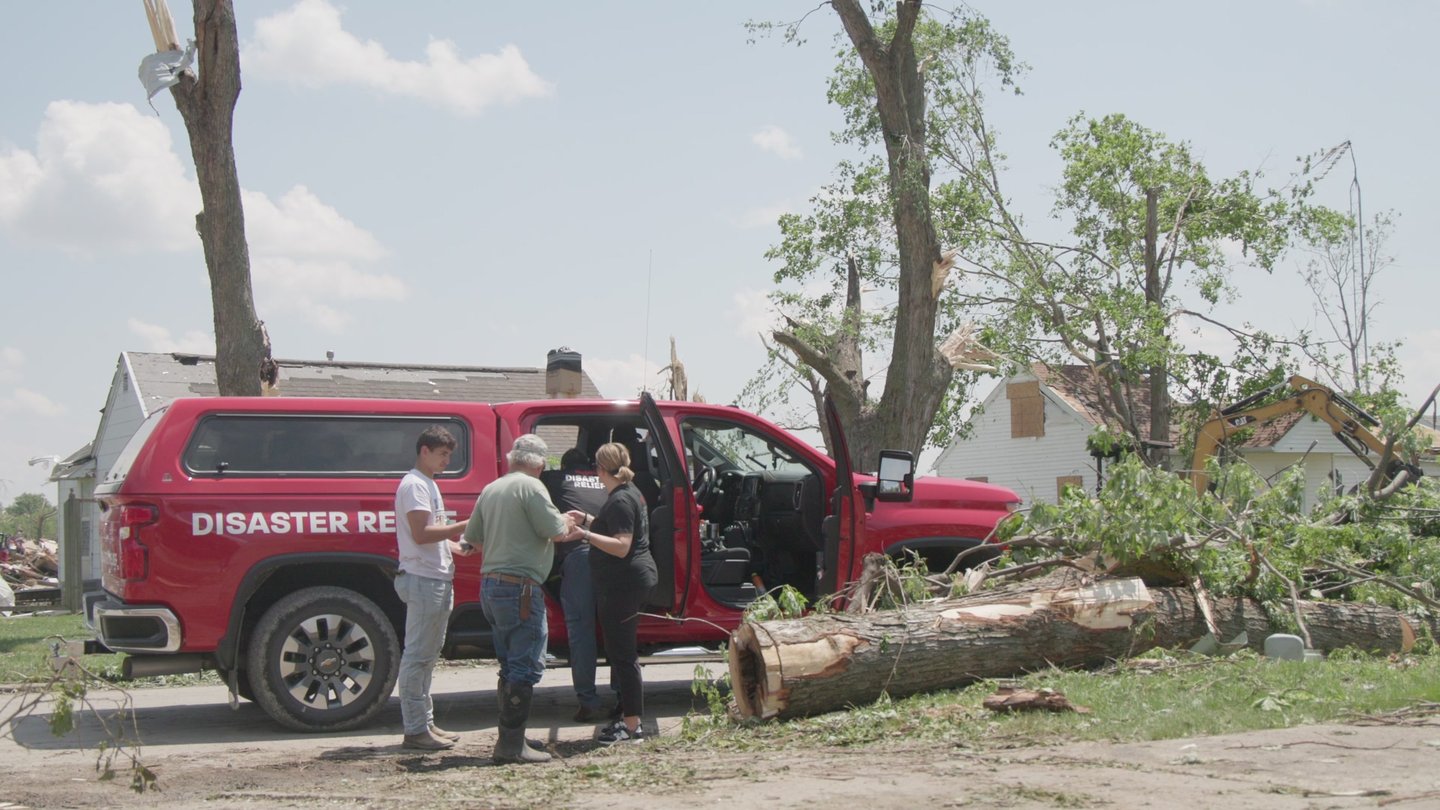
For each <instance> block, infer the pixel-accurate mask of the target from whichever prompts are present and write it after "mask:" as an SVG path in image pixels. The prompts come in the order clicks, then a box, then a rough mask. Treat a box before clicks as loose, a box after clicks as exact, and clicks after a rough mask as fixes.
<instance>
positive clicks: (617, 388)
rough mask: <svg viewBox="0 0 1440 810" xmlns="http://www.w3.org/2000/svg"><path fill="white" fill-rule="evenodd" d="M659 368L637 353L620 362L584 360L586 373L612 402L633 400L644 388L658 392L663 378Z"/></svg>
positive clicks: (587, 358) (600, 359)
mask: <svg viewBox="0 0 1440 810" xmlns="http://www.w3.org/2000/svg"><path fill="white" fill-rule="evenodd" d="M659 370H660V366H659V365H658V364H656V363H654V362H651V361H648V360H646V359H645V358H644V357H641V356H640V355H638V354H631V355H630V356H629V357H625V358H622V359H619V360H606V359H603V358H592V357H586V358H585V374H586V375H587V376H589V377H590V379H591V380H592V381H593V382H594V383H595V387H596V388H598V389H600V394H601V395H602V396H605V397H609V398H611V399H632V398H634V397H636V396H638V395H639V393H640V391H641V389H642V388H643V389H648V390H650V391H656V390H658V389H659V387H660V385H661V384H662V383H663V380H664V378H663V377H661V376H658V372H659Z"/></svg>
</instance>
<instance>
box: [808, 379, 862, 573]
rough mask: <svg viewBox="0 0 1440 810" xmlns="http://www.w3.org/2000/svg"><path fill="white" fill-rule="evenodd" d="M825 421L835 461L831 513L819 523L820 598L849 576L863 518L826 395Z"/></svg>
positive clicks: (840, 432)
mask: <svg viewBox="0 0 1440 810" xmlns="http://www.w3.org/2000/svg"><path fill="white" fill-rule="evenodd" d="M825 422H826V424H827V425H828V426H829V428H830V442H831V444H833V445H834V447H831V448H829V450H830V456H831V458H833V459H834V460H835V489H834V490H832V491H831V493H830V514H828V515H826V516H825V522H824V523H823V524H822V526H823V532H824V536H825V550H824V559H823V560H822V561H821V568H820V578H819V582H818V588H817V590H818V592H819V595H821V596H825V595H828V594H832V593H835V591H836V590H838V589H839V587H840V586H841V585H842V584H844V583H845V582H846V581H847V580H848V579H849V578H850V577H849V575H850V573H851V569H852V568H854V566H855V562H856V561H855V549H856V548H858V547H860V546H861V544H863V542H864V532H865V518H864V515H862V514H860V511H859V510H860V509H861V504H863V503H864V501H863V500H861V498H860V491H859V489H857V488H856V486H855V475H854V469H855V468H854V465H853V464H852V463H851V461H850V447H849V445H848V444H846V441H845V429H844V428H842V427H841V426H840V414H839V412H838V411H836V410H835V402H834V400H832V399H831V398H830V395H829V394H826V395H825Z"/></svg>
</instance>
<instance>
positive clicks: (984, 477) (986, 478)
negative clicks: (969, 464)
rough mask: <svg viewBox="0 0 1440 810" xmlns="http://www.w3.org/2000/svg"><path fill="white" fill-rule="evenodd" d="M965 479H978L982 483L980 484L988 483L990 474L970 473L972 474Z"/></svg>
mask: <svg viewBox="0 0 1440 810" xmlns="http://www.w3.org/2000/svg"><path fill="white" fill-rule="evenodd" d="M965 480H966V481H979V482H980V483H982V484H988V483H990V476H988V475H972V476H970V477H969V478H966V479H965Z"/></svg>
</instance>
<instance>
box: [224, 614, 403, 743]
mask: <svg viewBox="0 0 1440 810" xmlns="http://www.w3.org/2000/svg"><path fill="white" fill-rule="evenodd" d="M399 650H400V643H399V641H398V640H397V638H396V635H395V628H394V627H393V626H392V625H391V624H390V620H389V619H387V618H386V617H385V614H384V612H383V611H381V610H380V608H379V607H377V606H376V605H375V603H374V602H372V601H370V600H369V599H368V598H366V597H365V596H363V595H361V594H359V593H356V592H355V591H352V590H349V589H346V588H336V587H330V586H323V587H315V588H305V589H304V590H299V591H296V592H295V593H292V594H290V595H289V596H286V597H285V598H283V599H281V600H280V601H278V602H276V603H275V604H274V605H272V606H271V607H270V609H269V610H267V611H265V614H264V615H263V616H262V617H261V618H260V622H259V624H257V625H256V626H255V631H254V633H253V634H252V635H251V639H250V649H249V655H247V656H246V658H247V662H246V672H247V674H248V675H249V676H250V677H249V681H250V687H251V688H252V690H253V691H254V693H255V702H256V703H258V704H260V707H261V708H263V709H264V710H265V712H266V714H269V715H270V716H271V717H272V718H274V719H275V721H276V722H278V723H280V725H282V726H285V727H286V728H291V729H295V730H296V731H343V730H345V729H351V728H358V727H360V726H363V725H364V724H365V723H366V722H368V721H369V720H370V719H371V718H372V717H374V716H375V715H376V714H378V713H379V712H380V710H381V709H383V708H384V707H385V701H386V700H387V699H388V698H389V697H390V693H391V692H392V691H393V690H394V688H395V678H396V675H397V672H398V669H399V661H400V652H399Z"/></svg>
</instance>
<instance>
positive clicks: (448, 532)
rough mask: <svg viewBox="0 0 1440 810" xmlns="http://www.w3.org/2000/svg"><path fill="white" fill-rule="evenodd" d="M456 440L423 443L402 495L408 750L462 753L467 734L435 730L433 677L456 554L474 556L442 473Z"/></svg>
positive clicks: (424, 437)
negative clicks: (448, 505)
mask: <svg viewBox="0 0 1440 810" xmlns="http://www.w3.org/2000/svg"><path fill="white" fill-rule="evenodd" d="M454 451H455V437H454V436H452V435H451V434H450V431H448V430H446V429H445V428H443V427H440V426H438V425H432V426H430V427H428V428H426V429H425V430H424V431H422V432H421V433H420V437H419V438H418V439H416V440H415V467H414V469H412V470H410V472H408V473H406V474H405V477H404V478H403V479H401V480H400V486H399V488H397V489H396V490H395V514H396V515H399V516H401V517H400V519H399V520H396V521H395V541H396V543H397V545H398V546H399V552H400V573H399V575H398V576H396V577H395V592H396V593H397V594H399V595H400V599H401V601H403V602H404V603H405V649H404V652H402V653H401V654H400V674H399V679H398V680H399V685H400V716H401V717H402V718H403V720H404V723H405V739H404V742H403V743H402V745H403V746H404V747H406V748H416V749H419V750H422V751H441V750H444V749H447V748H454V747H455V743H456V742H457V741H459V739H460V735H459V734H454V733H452V732H449V731H446V730H444V729H442V728H439V727H438V726H436V725H435V706H434V704H433V702H432V701H431V700H430V676H431V674H432V673H433V672H434V671H435V661H436V659H438V658H439V657H440V647H441V646H442V645H443V644H444V642H445V627H446V624H447V623H448V622H449V619H450V610H451V608H452V607H454V605H455V592H454V584H453V582H454V579H455V561H454V559H453V555H455V554H459V555H461V556H466V555H469V554H472V553H474V551H473V549H467V548H464V547H462V546H461V545H460V544H458V543H456V542H455V541H454V540H453V539H451V538H454V537H457V536H459V535H460V534H461V533H462V532H464V531H465V526H466V521H461V522H459V523H450V522H448V519H447V518H446V517H445V499H444V498H442V497H441V496H440V487H438V486H436V485H435V476H437V475H439V474H440V473H442V472H444V471H445V468H446V467H448V466H449V465H450V454H451V453H453V452H454Z"/></svg>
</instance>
